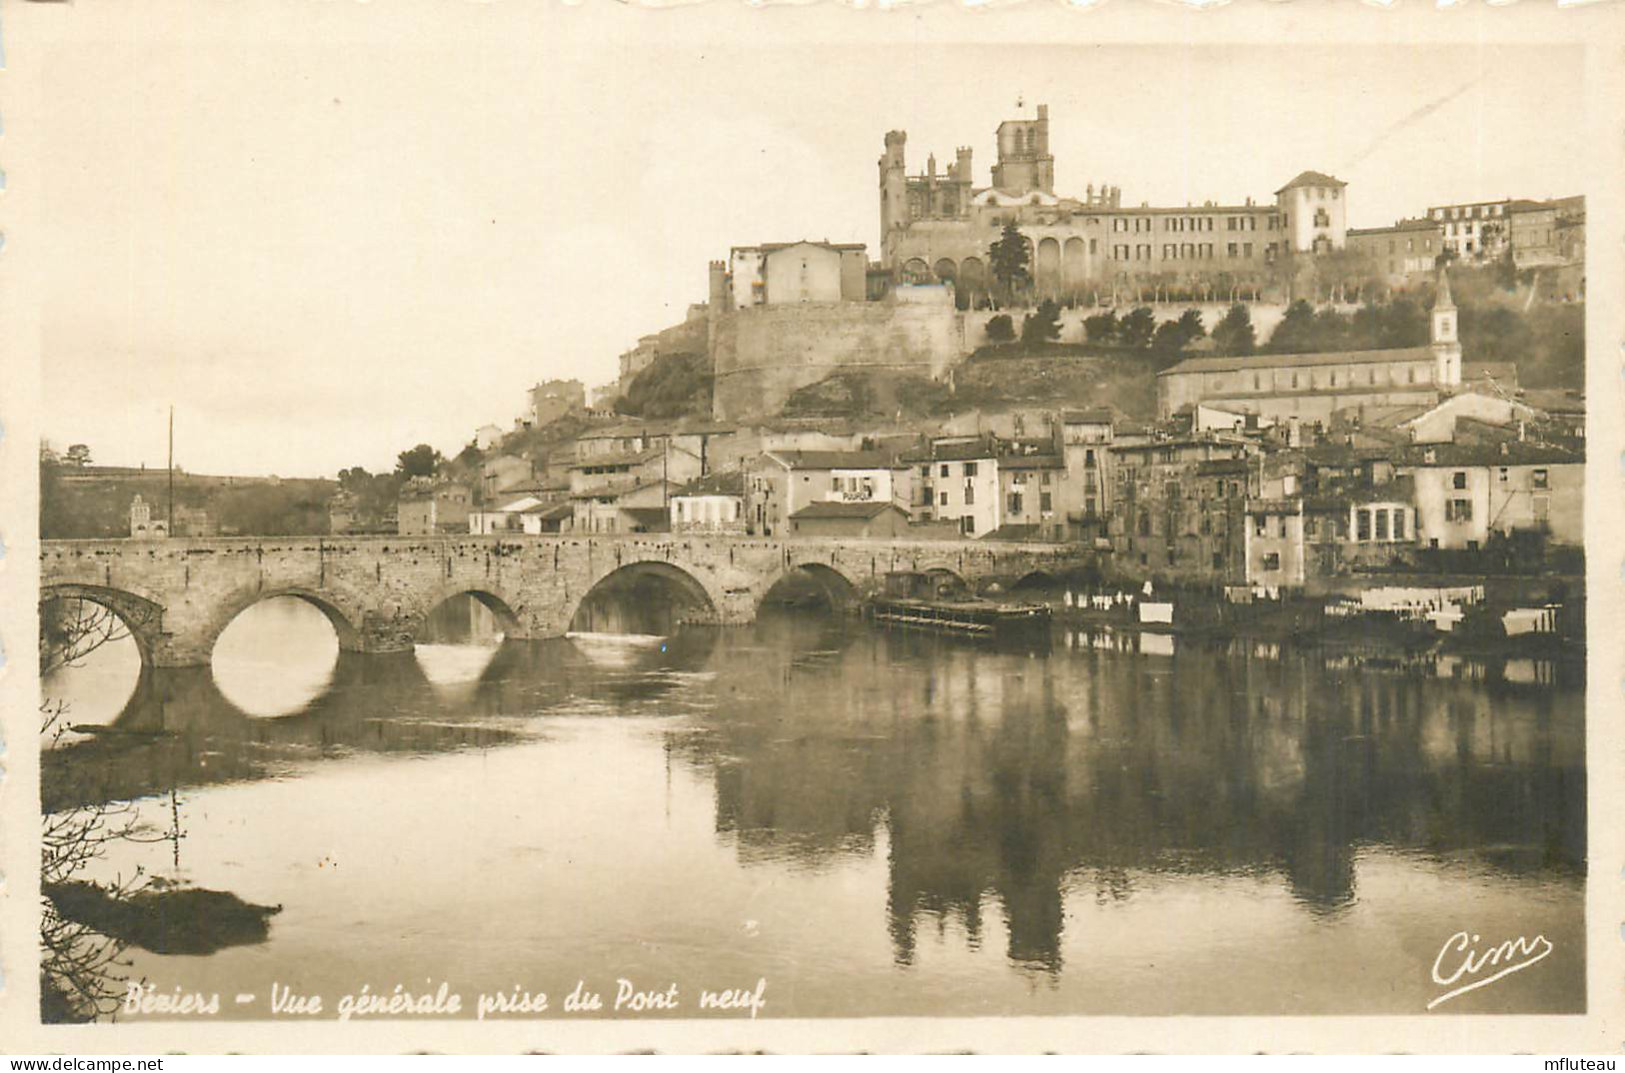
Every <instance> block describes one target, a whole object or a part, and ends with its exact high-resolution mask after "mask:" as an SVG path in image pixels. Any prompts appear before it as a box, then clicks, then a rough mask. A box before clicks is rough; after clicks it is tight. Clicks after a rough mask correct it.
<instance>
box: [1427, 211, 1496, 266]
mask: <svg viewBox="0 0 1625 1073" xmlns="http://www.w3.org/2000/svg"><path fill="white" fill-rule="evenodd" d="M1512 204H1513V203H1512V199H1511V198H1501V199H1499V200H1496V201H1470V202H1459V203H1457V204H1454V205H1434V206H1431V207H1430V208H1429V209H1428V219H1430V220H1433V221H1435V222H1436V223H1438V224H1440V225H1441V226H1443V228H1444V247H1445V249H1447V250H1449V251H1450V252H1451V253H1453V254H1455V255H1456V256H1457V257H1459V258H1461V259H1462V260H1463V261H1493V260H1495V259H1496V258H1497V257H1500V256H1501V255H1502V254H1503V253H1505V252H1506V250H1507V245H1508V243H1509V242H1510V241H1511V238H1512V234H1511V228H1510V226H1509V223H1510V220H1511V216H1512Z"/></svg>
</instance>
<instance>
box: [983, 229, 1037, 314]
mask: <svg viewBox="0 0 1625 1073" xmlns="http://www.w3.org/2000/svg"><path fill="white" fill-rule="evenodd" d="M1032 256H1033V254H1032V244H1031V243H1029V242H1028V241H1027V236H1026V235H1023V234H1022V233H1021V231H1020V230H1018V229H1017V227H1016V225H1015V221H1013V220H1012V221H1010V222H1009V223H1006V224H1005V225H1004V231H1003V232H1001V233H1000V235H999V237H998V238H997V239H996V240H995V241H994V243H993V245H991V246H989V247H988V248H987V260H988V265H989V271H990V272H992V274H993V279H994V282H996V283H997V284H998V285H999V289H1000V291H1001V292H1002V296H1003V298H1004V300H1005V301H1006V302H1013V301H1015V300H1016V299H1017V298H1018V297H1019V296H1021V295H1023V294H1025V293H1026V291H1027V288H1028V287H1030V286H1031V285H1032V281H1033V277H1032V272H1031V269H1030V267H1029V266H1030V265H1031V264H1032Z"/></svg>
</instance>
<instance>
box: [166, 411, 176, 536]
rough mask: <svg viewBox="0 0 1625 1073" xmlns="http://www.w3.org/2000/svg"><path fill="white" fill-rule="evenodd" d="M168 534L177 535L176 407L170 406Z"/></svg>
mask: <svg viewBox="0 0 1625 1073" xmlns="http://www.w3.org/2000/svg"><path fill="white" fill-rule="evenodd" d="M167 531H168V534H169V535H170V536H171V537H173V536H174V535H175V407H174V405H173V404H171V405H170V407H169V524H168V527H167Z"/></svg>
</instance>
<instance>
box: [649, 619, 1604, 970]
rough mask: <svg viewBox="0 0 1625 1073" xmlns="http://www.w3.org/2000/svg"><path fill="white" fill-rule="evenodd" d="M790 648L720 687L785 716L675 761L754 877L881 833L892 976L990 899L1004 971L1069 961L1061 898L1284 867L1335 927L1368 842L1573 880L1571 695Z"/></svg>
mask: <svg viewBox="0 0 1625 1073" xmlns="http://www.w3.org/2000/svg"><path fill="white" fill-rule="evenodd" d="M804 640H806V641H807V642H808V643H807V644H804V645H803V646H802V647H801V648H800V649H799V650H798V649H796V648H795V647H793V646H792V647H789V648H785V649H782V650H781V649H773V648H768V649H766V650H763V651H753V652H752V654H751V658H750V659H748V660H740V661H738V662H739V663H740V665H741V666H740V669H739V671H738V672H734V671H730V673H740V674H742V675H743V676H746V677H747V678H749V679H751V680H752V681H751V684H750V685H748V686H741V689H742V692H744V693H745V694H747V695H750V696H761V695H764V694H766V695H771V694H772V693H773V692H774V691H775V690H777V691H779V692H781V693H783V692H784V691H786V690H788V689H790V688H793V689H794V694H793V696H794V707H793V709H792V708H791V706H790V705H789V704H788V703H784V704H773V703H771V702H769V703H765V704H760V705H757V706H755V707H754V708H749V709H747V708H745V707H741V706H735V707H731V708H729V709H728V710H727V711H726V712H719V713H718V715H717V717H716V719H715V720H714V722H713V731H712V733H711V734H709V735H707V736H700V737H696V736H694V735H687V736H685V737H684V738H683V740H682V741H681V742H680V743H678V744H677V745H676V746H675V747H676V748H678V749H679V750H680V751H684V752H686V753H687V754H688V755H690V756H691V757H692V758H693V759H694V760H695V761H696V762H698V763H700V764H702V765H705V766H708V767H710V768H712V769H713V770H714V771H715V772H716V787H717V825H718V828H719V830H722V831H725V832H728V833H729V836H730V837H731V838H732V839H734V840H735V842H736V843H737V844H738V845H739V847H740V854H741V857H742V858H744V859H746V860H747V861H748V860H750V859H753V858H763V857H794V858H799V859H802V860H804V861H806V862H808V863H809V864H817V863H818V862H819V860H820V859H821V858H826V857H828V856H829V855H839V854H845V853H858V854H868V853H870V852H872V846H873V841H874V839H873V830H874V825H875V824H877V823H879V822H884V823H885V824H886V826H887V833H888V836H889V838H888V841H889V846H890V850H889V853H890V859H889V870H890V894H889V912H890V919H891V923H890V927H891V933H892V939H893V944H894V956H895V957H896V959H897V960H898V961H899V962H904V963H906V962H909V961H911V960H912V959H913V957H914V947H915V932H916V928H917V927H918V926H919V924H920V923H921V922H922V921H923V920H929V919H933V918H935V919H939V920H940V919H942V918H944V917H951V918H954V919H957V921H958V922H959V924H960V925H961V926H962V927H963V929H964V931H965V932H966V934H967V935H968V936H969V937H970V939H971V941H972V942H979V941H980V937H981V935H982V932H983V928H984V916H985V907H986V905H987V904H988V900H989V899H992V900H993V902H995V903H997V904H998V905H999V906H1000V907H1001V909H1002V916H1003V918H1004V921H1005V924H1006V928H1007V930H1008V936H1009V938H1008V955H1009V957H1010V958H1011V959H1012V960H1014V961H1017V962H1021V963H1025V964H1029V965H1033V966H1037V967H1042V968H1048V969H1058V968H1059V966H1060V963H1061V934H1062V926H1063V919H1064V915H1065V914H1064V908H1063V907H1064V902H1065V899H1066V897H1067V896H1068V895H1069V894H1072V893H1074V892H1078V893H1087V891H1088V890H1089V889H1091V888H1092V889H1093V891H1094V893H1095V896H1096V897H1097V898H1101V899H1122V898H1127V897H1130V896H1132V894H1133V892H1134V890H1135V885H1136V883H1137V882H1138V881H1139V880H1138V877H1143V876H1146V875H1147V874H1152V873H1171V872H1172V873H1184V874H1208V875H1224V874H1232V875H1234V874H1247V875H1262V874H1274V875H1278V876H1280V877H1282V879H1283V880H1284V882H1285V883H1286V885H1287V887H1288V888H1289V889H1290V890H1291V892H1292V893H1293V895H1294V896H1295V897H1296V898H1297V900H1298V901H1299V902H1300V904H1302V905H1303V906H1304V907H1305V908H1306V910H1307V911H1310V912H1313V913H1328V912H1332V913H1335V912H1338V911H1339V910H1340V909H1341V908H1342V907H1344V906H1346V905H1348V904H1349V903H1350V902H1351V901H1352V900H1353V899H1354V898H1355V896H1356V893H1357V892H1356V890H1355V875H1356V870H1355V862H1356V856H1357V854H1358V853H1359V851H1360V849H1361V848H1362V847H1364V846H1389V847H1395V848H1397V849H1400V850H1403V851H1410V852H1421V853H1426V854H1432V855H1439V856H1458V855H1466V856H1469V857H1472V858H1474V859H1476V860H1477V861H1479V863H1480V865H1481V866H1484V867H1493V868H1498V869H1503V870H1507V871H1510V872H1520V873H1521V872H1532V871H1541V870H1556V871H1561V872H1565V873H1570V874H1572V873H1577V872H1578V871H1579V870H1580V869H1582V868H1583V859H1584V832H1585V819H1584V792H1585V779H1584V771H1583V753H1584V748H1583V741H1582V738H1581V733H1582V726H1583V717H1582V705H1581V703H1580V697H1579V694H1578V693H1575V692H1562V691H1555V690H1551V689H1543V690H1539V691H1523V692H1516V691H1507V690H1500V691H1492V690H1487V689H1486V688H1485V687H1484V686H1483V685H1473V684H1468V683H1458V682H1453V681H1438V680H1427V679H1422V678H1418V677H1415V676H1408V675H1402V674H1372V673H1350V674H1337V673H1329V672H1327V671H1326V670H1325V668H1324V667H1323V666H1322V664H1321V657H1319V656H1317V655H1313V654H1309V655H1306V654H1302V653H1297V654H1294V653H1293V652H1291V651H1290V650H1288V651H1287V652H1286V653H1284V654H1283V653H1282V651H1281V650H1279V649H1276V650H1274V651H1267V652H1263V653H1260V654H1254V653H1252V652H1251V651H1248V650H1245V649H1244V650H1243V651H1242V652H1240V653H1239V654H1235V655H1232V654H1229V653H1228V652H1226V651H1223V650H1222V649H1221V650H1218V651H1214V650H1204V649H1201V648H1198V647H1193V646H1188V645H1187V646H1184V647H1182V648H1181V649H1180V651H1179V652H1178V653H1177V655H1176V656H1175V658H1173V659H1171V660H1170V659H1160V658H1145V657H1143V656H1138V657H1137V656H1125V655H1122V654H1119V653H1117V652H1114V651H1100V650H1091V649H1087V648H1086V649H1084V650H1082V651H1072V652H1068V651H1066V650H1065V649H1064V648H1062V649H1061V650H1060V651H1059V652H1057V653H1056V654H1052V655H1048V656H1045V655H1038V654H1035V655H1033V656H1031V657H1024V656H1019V655H1013V654H999V653H989V652H986V651H982V650H978V649H974V648H970V647H966V646H958V645H952V644H943V643H939V642H937V641H936V640H934V639H931V638H925V637H919V636H907V635H884V636H874V635H868V636H864V637H861V638H858V639H856V640H851V643H849V644H848V645H846V647H844V648H839V647H834V646H833V644H832V642H831V640H830V638H829V637H827V636H825V637H811V638H806V639H804ZM725 644H726V642H725ZM814 652H816V653H818V654H819V658H809V656H810V654H811V653H814ZM726 662H727V663H728V665H729V666H730V667H732V666H733V663H734V662H735V661H732V660H727V661H726ZM786 699H787V700H788V698H786Z"/></svg>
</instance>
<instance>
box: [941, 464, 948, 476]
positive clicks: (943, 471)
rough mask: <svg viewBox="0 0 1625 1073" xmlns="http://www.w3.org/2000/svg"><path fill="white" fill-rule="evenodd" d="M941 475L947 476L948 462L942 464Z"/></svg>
mask: <svg viewBox="0 0 1625 1073" xmlns="http://www.w3.org/2000/svg"><path fill="white" fill-rule="evenodd" d="M942 476H944V477H946V476H948V463H946V462H944V463H943V464H942Z"/></svg>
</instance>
